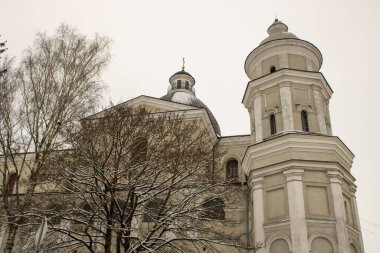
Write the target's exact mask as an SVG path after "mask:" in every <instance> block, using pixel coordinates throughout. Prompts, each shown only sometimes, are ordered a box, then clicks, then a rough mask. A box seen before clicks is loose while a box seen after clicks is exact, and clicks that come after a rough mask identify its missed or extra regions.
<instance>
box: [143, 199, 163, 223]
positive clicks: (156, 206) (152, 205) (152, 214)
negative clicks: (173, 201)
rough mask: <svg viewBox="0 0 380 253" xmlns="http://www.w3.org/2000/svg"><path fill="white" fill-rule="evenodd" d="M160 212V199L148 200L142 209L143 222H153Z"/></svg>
mask: <svg viewBox="0 0 380 253" xmlns="http://www.w3.org/2000/svg"><path fill="white" fill-rule="evenodd" d="M159 212H160V200H158V199H154V200H151V201H149V202H148V203H147V204H146V206H145V210H144V217H143V221H144V222H154V221H156V220H157V218H158V217H159Z"/></svg>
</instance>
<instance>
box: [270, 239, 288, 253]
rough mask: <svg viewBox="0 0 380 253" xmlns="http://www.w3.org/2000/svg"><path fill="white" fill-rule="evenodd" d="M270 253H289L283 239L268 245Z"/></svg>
mask: <svg viewBox="0 0 380 253" xmlns="http://www.w3.org/2000/svg"><path fill="white" fill-rule="evenodd" d="M269 252H270V253H289V245H288V243H287V242H286V241H285V240H284V239H276V240H274V241H273V242H272V243H271V244H270V248H269Z"/></svg>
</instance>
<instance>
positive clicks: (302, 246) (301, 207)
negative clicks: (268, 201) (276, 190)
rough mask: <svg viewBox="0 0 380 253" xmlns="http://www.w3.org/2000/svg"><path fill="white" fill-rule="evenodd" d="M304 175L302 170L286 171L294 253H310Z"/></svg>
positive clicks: (292, 250) (292, 249)
mask: <svg viewBox="0 0 380 253" xmlns="http://www.w3.org/2000/svg"><path fill="white" fill-rule="evenodd" d="M303 173H304V170H302V169H288V170H286V171H284V175H285V176H286V182H287V183H286V184H287V188H288V203H289V217H290V230H291V238H292V245H291V252H292V253H308V252H309V246H308V236H307V226H306V218H305V202H304V196H303V184H302V175H303Z"/></svg>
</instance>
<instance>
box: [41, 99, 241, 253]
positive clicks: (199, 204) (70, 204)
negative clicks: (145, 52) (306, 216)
mask: <svg viewBox="0 0 380 253" xmlns="http://www.w3.org/2000/svg"><path fill="white" fill-rule="evenodd" d="M81 123H82V124H81V125H80V126H75V127H73V128H72V129H68V131H67V135H66V136H67V140H68V142H70V143H71V145H72V149H71V150H67V151H65V152H61V153H56V156H54V159H52V161H51V163H50V166H51V171H55V172H61V173H60V174H57V173H53V174H51V178H52V179H53V181H54V184H55V185H59V186H60V188H61V194H60V195H59V198H60V199H61V200H63V199H64V200H65V206H64V207H63V206H59V207H58V208H55V212H54V211H52V210H54V208H50V209H49V210H46V211H47V212H49V215H50V217H51V218H52V219H56V218H59V222H57V223H56V222H52V223H51V226H50V231H53V232H52V233H51V235H50V238H54V239H52V240H51V241H50V243H49V240H47V241H46V244H45V245H44V250H45V252H59V250H62V251H66V252H67V251H70V252H72V251H74V250H75V249H78V250H83V249H86V250H85V252H205V251H206V250H207V252H216V251H218V247H219V246H221V245H224V247H226V246H228V245H229V246H232V245H234V246H239V245H238V243H236V242H231V241H230V240H229V239H228V238H227V237H225V235H226V234H225V233H224V231H223V225H225V223H230V222H231V221H230V220H228V218H227V217H225V214H224V208H225V207H227V206H228V204H229V201H228V196H227V195H228V193H229V191H231V190H232V189H234V186H233V185H230V184H229V183H228V182H226V181H225V178H224V176H223V177H222V176H221V175H223V173H221V171H220V170H221V166H220V162H218V159H219V155H218V152H216V143H213V142H212V141H211V140H210V137H209V135H208V134H207V132H206V131H204V130H201V128H200V127H199V124H198V123H199V122H197V121H196V120H192V121H189V120H186V113H185V112H182V113H179V112H176V113H174V112H168V113H149V111H148V110H147V109H146V108H143V107H138V108H131V107H128V106H118V107H115V108H112V109H110V110H107V111H105V112H104V113H103V115H101V117H98V118H94V117H91V118H87V119H84V120H83V121H82V122H81ZM56 197H58V196H56ZM55 221H56V220H55ZM54 223H55V224H54ZM230 225H233V224H232V223H230ZM235 225H236V224H235ZM57 238H59V243H57ZM53 242H54V243H53Z"/></svg>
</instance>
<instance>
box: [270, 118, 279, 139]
mask: <svg viewBox="0 0 380 253" xmlns="http://www.w3.org/2000/svg"><path fill="white" fill-rule="evenodd" d="M269 121H270V134H271V135H274V134H276V132H277V130H276V116H275V115H274V114H271V115H270V118H269Z"/></svg>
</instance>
